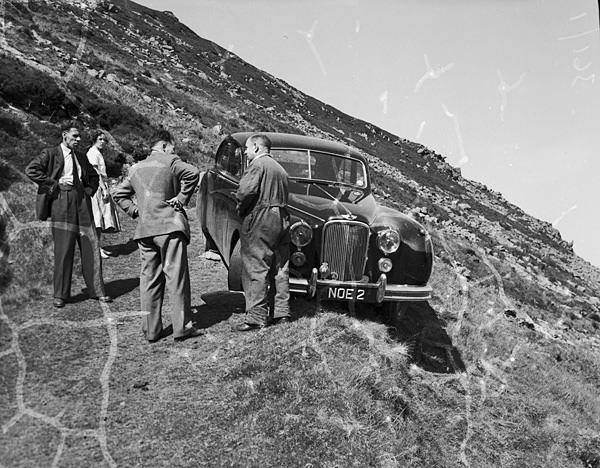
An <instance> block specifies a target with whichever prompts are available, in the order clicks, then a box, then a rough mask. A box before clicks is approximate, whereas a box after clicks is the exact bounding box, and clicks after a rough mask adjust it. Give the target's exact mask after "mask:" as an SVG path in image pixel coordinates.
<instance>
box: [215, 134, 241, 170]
mask: <svg viewBox="0 0 600 468" xmlns="http://www.w3.org/2000/svg"><path fill="white" fill-rule="evenodd" d="M242 153H243V152H242V148H241V147H240V146H239V145H238V143H237V142H236V141H235V140H234V139H229V140H226V141H224V142H223V144H222V145H221V147H220V148H219V150H218V151H217V157H216V166H217V169H219V170H221V171H225V172H227V173H229V174H230V175H232V176H236V177H237V176H239V175H240V173H241V167H242Z"/></svg>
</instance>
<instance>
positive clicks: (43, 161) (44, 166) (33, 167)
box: [25, 148, 58, 195]
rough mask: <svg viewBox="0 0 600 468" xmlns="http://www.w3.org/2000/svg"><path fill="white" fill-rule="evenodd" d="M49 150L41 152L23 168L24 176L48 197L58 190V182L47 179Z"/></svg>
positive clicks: (49, 161)
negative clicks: (47, 194)
mask: <svg viewBox="0 0 600 468" xmlns="http://www.w3.org/2000/svg"><path fill="white" fill-rule="evenodd" d="M50 151H51V150H50V149H49V148H46V149H44V150H42V152H41V153H40V155H39V156H37V157H35V158H34V159H33V160H32V161H31V162H30V163H29V164H28V165H27V167H26V168H25V174H27V177H29V178H30V179H31V181H32V182H34V183H36V184H38V185H39V187H40V189H41V190H42V191H44V192H47V193H49V194H50V195H52V194H54V193H55V192H56V191H57V190H58V181H57V180H54V179H51V178H50V177H48V172H49V170H48V166H49V165H50V163H51V159H52V158H51V157H50Z"/></svg>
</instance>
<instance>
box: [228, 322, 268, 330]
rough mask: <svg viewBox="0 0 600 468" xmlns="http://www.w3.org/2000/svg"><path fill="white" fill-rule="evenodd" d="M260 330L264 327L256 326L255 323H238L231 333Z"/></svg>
mask: <svg viewBox="0 0 600 468" xmlns="http://www.w3.org/2000/svg"><path fill="white" fill-rule="evenodd" d="M261 328H265V326H264V325H258V324H256V323H240V324H239V325H236V326H235V327H233V331H239V332H246V331H252V330H260V329H261Z"/></svg>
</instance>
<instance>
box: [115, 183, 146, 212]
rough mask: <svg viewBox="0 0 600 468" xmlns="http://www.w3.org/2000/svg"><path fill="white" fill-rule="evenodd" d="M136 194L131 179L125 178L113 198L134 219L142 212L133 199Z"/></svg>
mask: <svg viewBox="0 0 600 468" xmlns="http://www.w3.org/2000/svg"><path fill="white" fill-rule="evenodd" d="M134 194H135V190H134V188H133V185H131V181H130V179H125V180H124V181H123V182H121V183H120V184H119V185H118V186H117V188H116V189H115V192H114V193H113V200H114V201H115V203H117V205H119V206H120V207H121V209H122V210H123V211H124V212H125V213H127V214H128V215H129V216H131V217H132V218H133V219H135V218H137V217H138V216H139V214H140V213H139V211H138V207H137V205H136V204H135V202H134V201H133V195H134Z"/></svg>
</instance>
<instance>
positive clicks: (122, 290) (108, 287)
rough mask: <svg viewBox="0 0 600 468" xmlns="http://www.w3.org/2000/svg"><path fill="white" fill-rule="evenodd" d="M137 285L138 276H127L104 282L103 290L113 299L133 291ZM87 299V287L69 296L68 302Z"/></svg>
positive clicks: (138, 282)
mask: <svg viewBox="0 0 600 468" xmlns="http://www.w3.org/2000/svg"><path fill="white" fill-rule="evenodd" d="M139 285H140V279H139V278H127V279H120V280H114V281H109V282H108V283H104V290H105V292H106V295H107V296H110V297H112V298H113V299H115V298H117V297H119V296H123V295H125V294H127V293H129V292H131V291H133V290H134V289H135V288H137V287H138V286H139ZM88 299H89V296H88V294H87V289H86V288H84V289H82V290H81V292H80V293H79V294H76V295H74V296H71V298H70V299H69V302H70V303H74V302H82V301H87V300H88Z"/></svg>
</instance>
